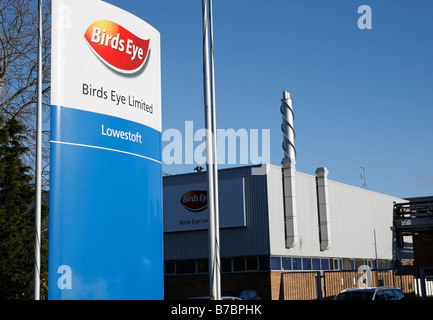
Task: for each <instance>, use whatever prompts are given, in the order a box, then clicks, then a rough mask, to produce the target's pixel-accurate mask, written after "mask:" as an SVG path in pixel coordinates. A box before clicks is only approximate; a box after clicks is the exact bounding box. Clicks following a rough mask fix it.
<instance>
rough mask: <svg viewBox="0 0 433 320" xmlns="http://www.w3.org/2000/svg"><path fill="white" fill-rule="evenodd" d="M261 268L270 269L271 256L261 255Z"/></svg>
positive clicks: (263, 269)
mask: <svg viewBox="0 0 433 320" xmlns="http://www.w3.org/2000/svg"><path fill="white" fill-rule="evenodd" d="M259 270H261V271H268V270H270V265H269V257H268V256H263V257H259Z"/></svg>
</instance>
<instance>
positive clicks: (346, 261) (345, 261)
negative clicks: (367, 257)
mask: <svg viewBox="0 0 433 320" xmlns="http://www.w3.org/2000/svg"><path fill="white" fill-rule="evenodd" d="M343 270H350V259H343Z"/></svg>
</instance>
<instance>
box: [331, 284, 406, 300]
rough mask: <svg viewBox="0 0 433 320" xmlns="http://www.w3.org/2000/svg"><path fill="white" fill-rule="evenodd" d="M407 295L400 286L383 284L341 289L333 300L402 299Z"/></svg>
mask: <svg viewBox="0 0 433 320" xmlns="http://www.w3.org/2000/svg"><path fill="white" fill-rule="evenodd" d="M402 299H405V296H404V294H403V292H402V291H401V289H400V288H399V287H393V286H382V287H370V288H350V289H345V290H343V291H341V292H340V293H339V294H338V295H336V296H335V297H334V299H333V300H402Z"/></svg>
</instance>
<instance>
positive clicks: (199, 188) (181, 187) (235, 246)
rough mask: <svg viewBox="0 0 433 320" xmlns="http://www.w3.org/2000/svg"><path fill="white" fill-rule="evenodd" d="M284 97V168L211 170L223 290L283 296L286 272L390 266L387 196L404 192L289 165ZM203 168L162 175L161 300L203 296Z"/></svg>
mask: <svg viewBox="0 0 433 320" xmlns="http://www.w3.org/2000/svg"><path fill="white" fill-rule="evenodd" d="M292 107H293V106H292V100H291V99H290V95H289V93H288V92H284V93H283V99H282V100H281V114H282V120H283V125H282V131H283V149H284V157H283V160H282V167H280V166H275V165H270V164H264V165H252V166H244V167H235V168H229V169H224V170H219V171H218V190H219V202H218V206H219V227H220V233H219V248H220V257H221V259H220V270H221V292H222V295H237V294H239V293H240V292H241V291H242V290H255V291H256V292H257V294H258V295H259V296H260V297H261V298H262V299H281V294H280V293H281V290H282V288H281V283H282V281H281V277H282V274H283V273H286V272H299V271H327V270H357V269H358V268H359V267H360V266H362V265H366V266H369V267H370V268H372V269H386V268H390V267H392V263H393V260H394V259H395V256H396V250H397V249H396V246H395V241H394V234H393V228H392V226H393V208H394V203H404V202H407V201H406V200H403V199H400V198H396V197H392V196H388V195H384V194H380V193H377V192H372V191H369V190H367V189H364V188H357V187H353V186H350V185H346V184H342V183H339V182H336V181H332V180H329V179H328V175H329V174H330V173H329V172H328V170H327V169H326V168H317V170H316V171H315V175H309V174H305V173H301V172H298V171H296V150H295V146H294V126H293V118H294V117H293V110H292ZM206 181H207V180H206V172H194V173H187V174H179V175H167V176H164V178H163V201H164V202H163V204H164V261H165V262H164V267H165V269H164V272H165V299H186V298H189V297H194V296H207V295H209V275H208V272H209V265H208V259H209V253H208V252H209V245H208V243H209V241H208V210H207V192H206V190H207V183H206Z"/></svg>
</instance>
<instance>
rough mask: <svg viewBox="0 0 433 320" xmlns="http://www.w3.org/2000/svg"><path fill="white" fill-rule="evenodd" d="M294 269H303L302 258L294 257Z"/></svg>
mask: <svg viewBox="0 0 433 320" xmlns="http://www.w3.org/2000/svg"><path fill="white" fill-rule="evenodd" d="M292 261H293V270H302V264H301V262H302V260H301V258H293V260H292Z"/></svg>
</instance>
